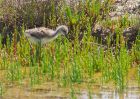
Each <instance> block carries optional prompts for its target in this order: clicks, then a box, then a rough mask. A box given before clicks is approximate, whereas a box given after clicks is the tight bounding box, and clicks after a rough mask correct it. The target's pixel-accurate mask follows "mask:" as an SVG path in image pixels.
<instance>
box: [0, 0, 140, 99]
mask: <svg viewBox="0 0 140 99" xmlns="http://www.w3.org/2000/svg"><path fill="white" fill-rule="evenodd" d="M108 5H111V0H109V1H108ZM36 6H37V5H34V6H33V5H32V6H31V7H33V8H32V9H31V7H30V8H29V9H23V10H25V12H26V11H27V13H26V14H27V15H28V14H29V13H30V14H29V15H30V16H29V19H30V20H28V21H30V22H27V20H26V18H27V16H24V13H23V19H24V22H23V24H22V26H21V27H20V31H19V30H18V28H17V27H18V25H17V24H15V25H16V26H15V28H14V32H12V35H13V38H12V41H10V38H9V37H7V45H6V46H2V45H1V44H0V49H1V50H0V53H1V54H0V70H5V76H6V78H5V81H6V82H7V83H8V82H11V81H12V82H13V83H14V82H19V83H20V82H21V81H24V80H25V79H29V80H30V82H29V84H30V85H31V86H33V85H35V84H41V83H42V82H47V81H54V82H58V85H60V86H64V87H67V86H71V85H73V84H77V83H78V84H81V83H83V82H87V83H92V84H93V85H94V84H96V83H102V84H106V83H109V81H113V82H114V85H116V88H118V89H121V90H122V89H124V88H125V87H126V86H127V81H129V79H127V75H128V70H129V69H131V65H132V64H133V62H138V63H139V56H140V51H139V47H140V45H138V44H139V43H138V42H139V40H140V39H139V37H137V40H136V43H135V44H134V46H133V48H132V50H127V47H126V46H125V42H124V40H123V39H122V33H123V29H124V28H125V27H129V25H130V24H131V22H130V21H128V20H127V16H126V17H124V18H122V19H121V20H118V21H116V23H117V24H116V26H115V29H114V31H115V32H116V33H117V38H116V46H115V49H112V47H110V46H109V44H110V38H108V48H107V49H106V50H105V49H104V47H103V46H102V45H101V44H96V43H97V41H96V39H95V38H94V37H91V36H90V34H91V29H92V26H93V25H94V24H96V23H98V22H99V23H102V24H103V25H104V26H110V28H111V27H112V24H114V23H115V22H112V21H111V20H108V19H107V20H104V21H102V17H103V15H100V8H102V7H104V6H105V5H104V4H100V3H99V2H97V1H96V0H92V3H89V2H88V0H87V1H86V3H85V4H82V3H81V4H79V5H77V6H76V7H75V8H71V7H69V6H64V5H63V6H62V8H59V7H58V9H57V10H58V11H57V13H56V11H55V6H54V3H52V5H51V6H50V7H51V8H52V9H51V13H50V14H49V17H48V15H46V14H47V13H46V12H45V11H44V12H43V18H41V19H40V20H42V21H43V23H42V26H48V27H52V28H54V27H56V26H57V25H58V24H66V25H68V26H69V40H67V39H66V38H64V37H61V36H60V37H58V38H57V39H56V40H55V41H53V42H50V43H48V44H47V45H46V46H43V47H42V48H41V56H40V63H39V62H38V61H36V59H38V58H37V57H38V56H36V55H35V52H36V46H35V45H32V47H33V49H34V53H31V48H30V44H29V42H28V41H27V39H26V38H25V37H24V35H23V34H24V31H25V29H26V28H27V27H30V26H31V27H32V26H34V22H35V13H34V10H35V8H36ZM42 9H43V8H42ZM109 9H110V6H106V7H104V10H103V11H104V13H106V14H107V13H108V12H109ZM17 13H18V12H17ZM56 14H57V15H56ZM45 15H46V16H45ZM11 17H12V16H11ZM28 23H29V24H28ZM128 23H129V24H128ZM9 24H10V23H9ZM28 25H30V26H28ZM120 26H121V27H120ZM5 28H6V26H5ZM3 29H4V28H3ZM19 33H20V34H21V35H19V36H20V41H17V38H18V37H17V34H19ZM80 33H83V34H84V37H83V39H82V40H81V41H79V39H78V38H79V34H80ZM2 38H3V36H2V35H0V40H2ZM119 41H120V42H119ZM91 42H92V43H91ZM118 46H120V47H118ZM136 67H137V70H138V82H140V78H139V75H140V66H139V65H138V66H136ZM24 68H25V69H24ZM97 73H101V77H100V76H99V77H98V79H100V80H99V81H100V82H98V81H97V80H96V78H94V77H95V76H96V74H97ZM136 75H137V74H136ZM1 83H4V81H1ZM1 83H0V95H2V86H1V85H2V84H1ZM89 94H90V92H89ZM71 98H72V99H76V97H75V95H74V88H73V87H72V88H71Z"/></svg>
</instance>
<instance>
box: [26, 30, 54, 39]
mask: <svg viewBox="0 0 140 99" xmlns="http://www.w3.org/2000/svg"><path fill="white" fill-rule="evenodd" d="M27 31H28V33H29V34H30V35H31V36H32V37H34V38H37V39H43V38H52V37H54V36H55V35H56V33H55V31H53V30H51V29H48V28H45V27H40V28H35V29H29V30H27ZM50 31H51V32H50Z"/></svg>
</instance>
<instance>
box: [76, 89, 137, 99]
mask: <svg viewBox="0 0 140 99" xmlns="http://www.w3.org/2000/svg"><path fill="white" fill-rule="evenodd" d="M91 97H92V99H140V89H139V88H136V89H131V90H130V89H127V91H125V92H124V93H121V94H120V93H118V92H117V91H111V90H101V91H100V92H98V93H93V94H92V95H91ZM78 99H90V98H89V94H88V92H86V91H83V92H82V95H81V96H78Z"/></svg>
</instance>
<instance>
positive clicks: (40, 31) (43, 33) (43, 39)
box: [25, 25, 68, 44]
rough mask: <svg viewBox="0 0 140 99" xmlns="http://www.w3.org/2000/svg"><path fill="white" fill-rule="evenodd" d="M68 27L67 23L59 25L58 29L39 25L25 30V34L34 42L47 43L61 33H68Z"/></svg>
mask: <svg viewBox="0 0 140 99" xmlns="http://www.w3.org/2000/svg"><path fill="white" fill-rule="evenodd" d="M67 33H68V28H67V26H65V25H61V26H59V27H58V28H57V29H56V30H52V29H49V28H45V27H38V28H33V29H28V30H25V36H26V37H27V38H28V39H29V40H30V41H31V42H33V43H35V44H37V43H39V42H40V43H41V44H45V43H47V42H50V41H52V40H54V39H55V38H57V36H58V35H59V34H64V35H66V34H67Z"/></svg>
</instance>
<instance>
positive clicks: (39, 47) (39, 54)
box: [36, 42, 41, 66]
mask: <svg viewBox="0 0 140 99" xmlns="http://www.w3.org/2000/svg"><path fill="white" fill-rule="evenodd" d="M40 60H41V42H39V43H38V44H37V45H36V62H38V63H39V66H40V65H41V64H40Z"/></svg>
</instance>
